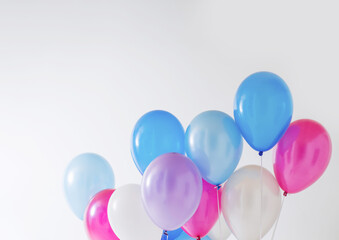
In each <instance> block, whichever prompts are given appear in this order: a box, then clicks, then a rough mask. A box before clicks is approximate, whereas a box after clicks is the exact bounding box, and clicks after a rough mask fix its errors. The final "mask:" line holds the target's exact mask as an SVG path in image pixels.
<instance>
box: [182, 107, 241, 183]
mask: <svg viewBox="0 0 339 240" xmlns="http://www.w3.org/2000/svg"><path fill="white" fill-rule="evenodd" d="M185 147H186V153H187V156H188V157H189V158H190V159H192V161H193V162H194V163H195V164H196V165H197V166H198V168H199V170H200V173H201V175H202V177H203V178H204V179H205V180H206V181H207V182H209V183H211V184H213V185H219V184H221V183H223V182H225V181H226V180H227V178H229V176H231V174H232V173H233V171H234V170H235V168H236V167H237V165H238V163H239V160H240V157H241V153H242V147H243V144H242V137H241V134H240V131H239V129H238V127H237V125H236V124H235V122H234V120H233V119H232V118H231V117H230V116H228V115H227V114H226V113H223V112H220V111H207V112H203V113H201V114H199V115H198V116H196V117H195V118H194V119H193V120H192V122H191V123H190V125H189V126H188V128H187V131H186V135H185Z"/></svg>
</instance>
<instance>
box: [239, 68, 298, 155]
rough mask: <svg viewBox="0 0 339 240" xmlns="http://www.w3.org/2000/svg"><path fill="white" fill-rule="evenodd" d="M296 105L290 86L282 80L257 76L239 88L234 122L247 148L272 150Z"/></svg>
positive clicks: (273, 75)
mask: <svg viewBox="0 0 339 240" xmlns="http://www.w3.org/2000/svg"><path fill="white" fill-rule="evenodd" d="M292 112H293V103H292V96H291V93H290V90H289V89H288V86H287V85H286V83H285V82H284V80H282V79H281V78H280V77H279V76H277V75H275V74H274V73H270V72H257V73H254V74H252V75H250V76H249V77H247V78H246V79H245V80H244V81H243V82H242V83H241V85H240V86H239V88H238V91H237V94H236V96H235V100H234V119H235V122H236V123H237V125H238V127H239V128H240V131H241V133H242V135H243V137H244V138H245V140H246V141H247V142H248V144H249V145H250V146H251V147H252V148H253V149H255V150H257V151H262V152H264V151H267V150H269V149H271V148H272V147H273V146H274V145H275V144H276V143H277V142H278V141H279V139H280V138H281V137H282V136H283V135H284V133H285V131H286V129H287V128H288V125H289V124H290V122H291V119H292Z"/></svg>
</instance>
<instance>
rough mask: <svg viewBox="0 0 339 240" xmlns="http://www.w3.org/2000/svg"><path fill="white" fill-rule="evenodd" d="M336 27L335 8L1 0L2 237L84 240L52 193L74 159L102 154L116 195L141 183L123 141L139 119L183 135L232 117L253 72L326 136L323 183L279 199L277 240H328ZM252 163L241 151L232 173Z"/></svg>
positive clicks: (334, 208)
mask: <svg viewBox="0 0 339 240" xmlns="http://www.w3.org/2000/svg"><path fill="white" fill-rule="evenodd" d="M338 23H339V15H338V5H337V1H334V0H333V1H331V0H323V1H311V0H307V1H306V0H285V1H280V2H276V1H271V0H255V1H253V0H247V1H245V0H244V1H219V0H215V1H207V0H205V1H200V0H166V1H165V0H154V1H149V0H119V1H117V0H97V1H94V0H82V1H80V0H30V1H24V0H22V1H20V0H0V161H1V167H0V184H1V191H0V192H1V196H0V208H1V211H0V229H1V230H0V232H1V239H6V240H19V239H29V240H46V239H47V240H57V239H58V240H61V239H63V240H74V239H78V240H85V239H86V236H85V233H84V229H83V225H82V223H81V222H80V221H79V220H78V219H76V217H75V216H74V215H73V214H72V212H71V211H70V209H69V208H68V206H67V203H66V201H65V199H64V195H63V191H62V177H63V172H64V169H65V167H66V165H67V164H68V162H69V161H70V160H71V159H72V158H73V157H74V156H75V155H77V154H79V153H82V152H88V151H92V152H96V153H99V154H101V155H102V156H104V157H105V158H107V159H108V160H109V161H110V163H111V164H112V166H113V169H114V171H115V175H116V183H117V186H118V187H119V186H121V185H123V184H127V183H139V182H140V179H141V177H140V175H139V173H138V171H137V170H136V168H135V167H134V164H133V161H132V159H131V156H130V152H129V139H130V134H131V130H132V127H133V125H134V123H135V122H136V121H137V119H138V118H139V117H140V116H141V115H142V114H143V113H145V112H147V111H149V110H153V109H165V110H168V111H170V112H172V113H173V114H175V115H176V116H177V117H178V118H179V119H180V120H181V121H182V123H183V125H184V126H185V127H186V126H187V125H188V123H189V122H190V120H191V119H192V118H193V117H194V116H195V115H197V114H198V113H200V112H202V111H205V110H209V109H217V110H222V111H225V112H226V113H228V114H230V115H232V107H233V97H234V95H235V92H236V89H237V87H238V85H239V84H240V82H241V81H242V80H243V79H244V78H245V77H246V76H247V75H249V74H251V73H253V72H256V71H260V70H268V71H272V72H275V73H277V74H278V75H280V76H281V77H283V78H284V79H285V81H286V82H287V84H288V85H289V87H290V89H291V91H292V94H293V98H294V107H295V108H294V117H293V119H294V120H295V119H300V118H312V119H315V120H317V121H319V122H321V123H322V124H323V125H324V126H325V127H326V128H327V130H328V131H329V133H330V135H331V137H332V141H333V155H332V161H331V163H330V165H329V167H328V169H327V171H326V173H325V174H324V176H323V177H322V178H321V179H320V180H319V181H318V182H317V183H316V184H314V185H313V186H312V187H310V188H309V189H307V190H306V191H304V192H301V193H299V194H295V195H291V196H289V197H288V199H286V202H285V206H284V209H283V212H282V216H281V222H280V225H279V227H278V230H277V236H276V240H286V239H289V240H297V239H298V240H299V239H308V240H319V239H338V238H339V228H338V226H337V225H338V223H337V219H338V214H339V206H338V202H339V190H338V183H339V174H338V171H339V164H338V161H337V157H338V155H337V149H338V147H339V130H338V120H339V114H338V101H339V94H338V90H337V89H338V83H337V82H338V63H339V61H338V56H339V44H338V43H339V36H338V30H337V29H338ZM252 163H257V164H259V158H258V157H257V153H255V152H254V151H252V150H251V149H250V147H249V146H248V145H247V144H246V145H245V148H244V153H243V157H242V159H241V162H240V165H239V166H243V165H246V164H252ZM264 166H265V167H267V168H268V169H270V170H272V160H271V155H270V154H266V155H265V156H264ZM140 239H142V238H140ZM232 239H233V238H232ZM265 239H267V240H268V239H270V235H268V236H266V237H265ZM145 240H146V239H145Z"/></svg>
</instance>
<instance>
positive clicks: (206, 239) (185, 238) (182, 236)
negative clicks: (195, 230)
mask: <svg viewBox="0 0 339 240" xmlns="http://www.w3.org/2000/svg"><path fill="white" fill-rule="evenodd" d="M193 239H194V238H192V237H191V236H189V235H188V234H187V233H185V232H184V231H183V232H182V233H181V234H180V235H179V236H178V237H177V238H176V239H175V240H193ZM201 240H211V239H210V238H209V237H208V236H206V237H203V238H201Z"/></svg>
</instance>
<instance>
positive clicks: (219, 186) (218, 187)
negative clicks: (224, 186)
mask: <svg viewBox="0 0 339 240" xmlns="http://www.w3.org/2000/svg"><path fill="white" fill-rule="evenodd" d="M216 188H217V206H218V225H219V236H220V238H221V223H220V214H221V213H220V206H219V203H220V202H219V189H220V188H221V185H220V184H219V185H217V186H216Z"/></svg>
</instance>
